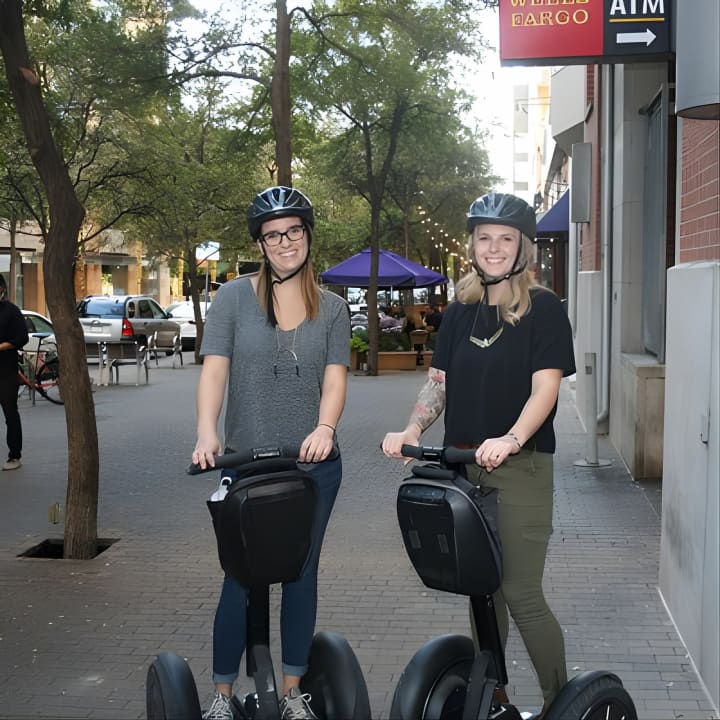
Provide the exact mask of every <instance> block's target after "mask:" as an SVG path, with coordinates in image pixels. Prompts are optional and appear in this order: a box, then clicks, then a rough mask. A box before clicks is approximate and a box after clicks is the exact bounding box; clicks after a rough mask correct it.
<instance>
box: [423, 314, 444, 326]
mask: <svg viewBox="0 0 720 720" xmlns="http://www.w3.org/2000/svg"><path fill="white" fill-rule="evenodd" d="M442 319H443V316H442V313H441V312H439V311H438V310H433V311H432V312H430V313H429V314H427V315H426V316H425V325H426V326H427V327H429V328H431V329H433V330H439V329H440V325H441V324H442Z"/></svg>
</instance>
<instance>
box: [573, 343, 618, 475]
mask: <svg viewBox="0 0 720 720" xmlns="http://www.w3.org/2000/svg"><path fill="white" fill-rule="evenodd" d="M595 363H596V357H595V353H585V387H586V394H585V439H586V442H585V459H584V460H576V461H575V465H577V466H578V467H607V466H608V465H610V464H611V461H610V460H599V459H598V439H597V380H596V379H595Z"/></svg>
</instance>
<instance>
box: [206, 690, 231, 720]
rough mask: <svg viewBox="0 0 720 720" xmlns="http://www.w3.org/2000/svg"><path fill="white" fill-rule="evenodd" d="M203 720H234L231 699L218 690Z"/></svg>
mask: <svg viewBox="0 0 720 720" xmlns="http://www.w3.org/2000/svg"><path fill="white" fill-rule="evenodd" d="M202 720H233V711H232V708H231V707H230V698H229V697H228V696H227V695H223V694H222V693H221V692H218V691H217V690H216V691H215V696H214V697H213V701H212V704H211V705H210V707H209V708H208V709H207V710H206V711H205V712H204V713H203V715H202Z"/></svg>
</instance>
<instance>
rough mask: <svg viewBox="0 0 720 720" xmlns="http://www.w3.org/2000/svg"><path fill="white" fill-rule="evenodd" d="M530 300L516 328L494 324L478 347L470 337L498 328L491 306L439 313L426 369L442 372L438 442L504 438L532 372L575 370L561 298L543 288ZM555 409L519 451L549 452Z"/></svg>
mask: <svg viewBox="0 0 720 720" xmlns="http://www.w3.org/2000/svg"><path fill="white" fill-rule="evenodd" d="M530 297H531V307H530V310H529V311H528V313H527V314H526V315H524V316H523V317H522V318H521V320H520V322H519V323H518V324H517V325H514V326H513V325H511V324H509V323H502V321H500V324H501V325H502V328H503V331H502V333H501V334H500V335H499V337H498V338H497V340H496V341H495V342H494V343H492V344H491V345H490V346H489V347H484V348H483V347H478V346H477V345H476V344H474V343H472V342H471V341H470V335H471V333H472V334H473V335H474V336H475V337H478V338H491V337H492V336H493V334H494V332H495V331H496V330H497V329H498V328H499V327H500V325H499V324H498V320H497V309H496V307H495V306H492V305H491V306H489V307H488V306H485V307H482V306H481V305H482V304H480V303H476V304H473V305H464V304H462V303H460V302H453V303H451V304H450V305H449V306H448V308H447V310H446V311H445V317H444V319H443V324H442V327H441V328H440V332H439V333H438V338H437V342H436V345H435V351H434V352H433V358H432V364H433V367H436V368H438V369H439V370H444V371H445V388H446V404H445V444H447V445H458V444H472V445H479V444H480V443H481V442H483V440H485V439H486V438H489V437H500V436H502V435H504V434H505V433H506V432H508V430H510V428H511V427H512V426H513V424H514V423H515V421H516V420H517V419H518V417H519V416H520V413H521V412H522V409H523V407H524V405H525V403H526V402H527V399H528V398H529V397H530V392H531V389H532V375H533V373H534V372H536V371H538V370H545V369H548V368H557V369H559V370H562V372H563V376H567V375H572V373H574V372H575V358H574V353H573V343H572V330H571V328H570V323H569V321H568V318H567V315H566V313H565V310H564V308H563V306H562V304H561V302H560V299H559V298H558V297H557V295H555V294H554V293H553V292H550V291H549V290H544V289H542V288H537V289H533V290H532V291H531V293H530ZM473 328H474V329H473ZM556 409H557V404H556V405H555V407H553V409H552V412H551V413H550V415H549V416H548V417H547V419H546V420H545V422H544V423H543V424H542V426H541V427H540V428H539V429H538V431H537V432H536V433H535V435H534V436H533V437H532V438H529V439H528V442H527V443H526V446H529V447H534V448H535V449H536V450H539V451H541V452H548V453H553V452H555V432H554V430H553V419H554V418H555V412H556Z"/></svg>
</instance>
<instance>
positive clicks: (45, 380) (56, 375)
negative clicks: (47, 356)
mask: <svg viewBox="0 0 720 720" xmlns="http://www.w3.org/2000/svg"><path fill="white" fill-rule="evenodd" d="M35 387H36V388H37V391H38V392H39V393H40V394H41V395H42V396H43V397H44V398H45V399H46V400H49V401H50V402H51V403H55V404H56V405H62V404H63V399H62V394H61V392H60V362H59V361H58V359H57V358H53V359H52V360H48V361H47V362H44V363H43V364H42V365H41V366H40V367H39V368H38V371H37V373H36V374H35Z"/></svg>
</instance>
